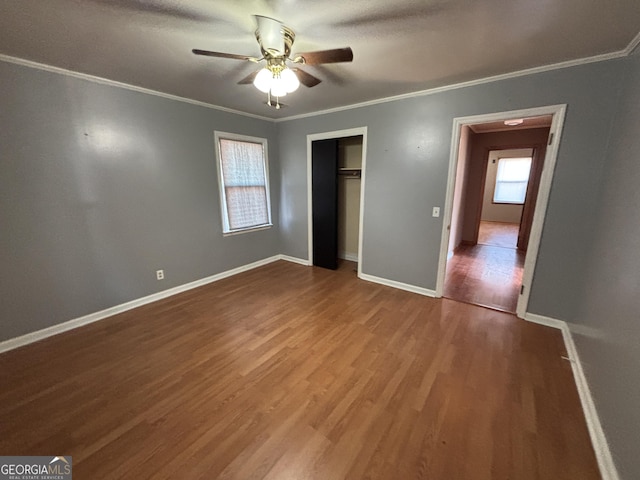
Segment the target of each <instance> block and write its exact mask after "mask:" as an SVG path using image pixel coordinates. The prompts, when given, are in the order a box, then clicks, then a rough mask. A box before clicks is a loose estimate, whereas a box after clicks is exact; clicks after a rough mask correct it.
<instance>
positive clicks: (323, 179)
mask: <svg viewBox="0 0 640 480" xmlns="http://www.w3.org/2000/svg"><path fill="white" fill-rule="evenodd" d="M307 159H308V166H307V167H308V179H307V181H308V201H309V232H308V233H309V263H310V264H312V265H315V266H319V267H323V268H329V269H332V270H335V269H337V268H338V267H339V265H340V264H343V263H347V262H352V263H353V264H354V266H355V264H356V263H357V271H358V274H359V273H360V266H361V257H362V255H361V251H362V218H363V206H364V167H365V163H366V160H365V159H366V128H357V129H350V130H341V131H336V132H327V133H323V134H315V135H309V136H307Z"/></svg>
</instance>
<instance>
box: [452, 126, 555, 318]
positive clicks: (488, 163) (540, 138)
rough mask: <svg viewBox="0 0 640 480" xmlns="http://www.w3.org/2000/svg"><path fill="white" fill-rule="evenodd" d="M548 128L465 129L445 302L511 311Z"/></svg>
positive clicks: (518, 281) (504, 127)
mask: <svg viewBox="0 0 640 480" xmlns="http://www.w3.org/2000/svg"><path fill="white" fill-rule="evenodd" d="M551 121H552V116H551V115H545V116H540V117H532V118H529V119H522V120H521V121H520V123H519V124H518V125H517V126H509V125H505V123H504V121H500V122H493V123H483V124H478V125H473V124H471V125H467V126H464V127H462V128H463V131H462V132H461V137H460V146H459V157H458V161H459V162H458V168H457V172H456V179H455V185H456V187H455V190H456V191H455V194H454V210H453V215H452V224H451V236H450V239H449V249H448V255H447V258H448V261H447V265H446V273H445V283H444V290H443V295H444V296H445V297H447V298H451V299H454V300H458V301H462V302H466V303H473V304H476V305H481V306H485V307H489V308H494V309H497V310H502V311H507V312H512V313H515V312H516V309H517V304H518V297H519V295H520V289H521V286H522V283H523V271H524V262H525V255H526V250H527V246H528V243H529V235H530V232H531V223H532V220H533V212H534V210H535V205H536V199H537V195H538V188H539V184H540V176H541V173H542V170H543V164H544V156H545V152H546V145H547V140H548V138H549V130H550V125H551Z"/></svg>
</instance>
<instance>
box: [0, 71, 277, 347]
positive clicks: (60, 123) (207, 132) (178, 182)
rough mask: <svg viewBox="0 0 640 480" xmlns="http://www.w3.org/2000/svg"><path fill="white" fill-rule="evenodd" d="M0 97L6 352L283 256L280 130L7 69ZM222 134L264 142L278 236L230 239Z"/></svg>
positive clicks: (0, 332)
mask: <svg viewBox="0 0 640 480" xmlns="http://www.w3.org/2000/svg"><path fill="white" fill-rule="evenodd" d="M0 91H1V92H2V96H1V97H0V126H1V127H0V268H1V270H2V274H1V277H0V278H1V283H0V298H1V299H2V301H1V302H0V319H1V328H0V341H1V340H5V339H8V338H12V337H16V336H19V335H22V334H25V333H28V332H32V331H35V330H39V329H42V328H45V327H48V326H51V325H54V324H57V323H60V322H64V321H66V320H70V319H73V318H77V317H80V316H82V315H86V314H89V313H93V312H96V311H99V310H102V309H105V308H108V307H111V306H114V305H118V304H121V303H124V302H127V301H130V300H133V299H137V298H140V297H144V296H146V295H149V294H152V293H154V292H158V291H161V290H165V289H168V288H171V287H174V286H176V285H181V284H184V283H188V282H190V281H193V280H198V279H200V278H203V277H207V276H209V275H213V274H215V273H219V272H222V271H224V270H228V269H231V268H234V267H237V266H240V265H245V264H247V263H250V262H253V261H255V260H259V259H263V258H266V257H269V256H271V255H274V254H277V253H279V252H280V248H279V234H278V229H277V224H278V204H279V191H280V187H279V178H280V173H279V165H278V155H277V141H276V126H275V125H274V124H273V123H272V122H267V121H261V120H257V119H252V118H249V117H246V116H240V115H234V114H230V113H226V112H222V111H218V110H213V109H208V108H203V107H198V106H195V105H190V104H186V103H183V102H177V101H173V100H168V99H164V98H160V97H157V96H152V95H147V94H143V93H138V92H133V91H128V90H123V89H121V88H115V87H111V86H106V85H101V84H97V83H92V82H89V81H85V80H81V79H77V78H73V77H68V76H62V75H59V74H55V73H50V72H45V71H40V70H35V69H31V68H26V67H22V66H18V65H14V64H9V63H5V62H0ZM216 129H219V130H223V131H227V132H234V133H241V134H246V135H254V136H258V137H265V138H267V139H268V141H269V159H270V177H271V195H272V205H273V220H274V223H275V225H276V227H274V228H272V229H270V230H267V231H260V232H255V233H248V234H243V235H236V236H233V237H223V236H222V226H221V221H220V201H219V195H218V183H217V174H216V169H215V156H214V155H215V154H214V137H213V132H214V130H216ZM161 268H162V269H164V270H165V276H166V279H165V280H164V281H162V282H159V281H157V280H156V279H155V271H156V270H157V269H161Z"/></svg>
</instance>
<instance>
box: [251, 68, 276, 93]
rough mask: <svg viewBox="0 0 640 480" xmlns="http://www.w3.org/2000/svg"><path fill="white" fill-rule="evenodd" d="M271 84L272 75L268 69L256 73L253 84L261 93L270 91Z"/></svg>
mask: <svg viewBox="0 0 640 480" xmlns="http://www.w3.org/2000/svg"><path fill="white" fill-rule="evenodd" d="M272 83H273V74H272V73H271V72H270V71H269V69H268V68H263V69H262V70H260V71H259V72H258V74H257V75H256V78H254V79H253V84H254V85H255V87H256V88H257V89H258V90H260V91H261V92H264V93H267V92H268V91H269V90H270V89H271V85H272Z"/></svg>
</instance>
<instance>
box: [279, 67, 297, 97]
mask: <svg viewBox="0 0 640 480" xmlns="http://www.w3.org/2000/svg"><path fill="white" fill-rule="evenodd" d="M280 78H281V79H282V82H283V84H284V88H285V90H286V91H287V93H291V92H295V91H296V90H297V89H298V87H299V86H300V80H298V76H297V75H296V74H295V73H293V71H292V70H291V69H290V68H285V69H284V70H282V72H280Z"/></svg>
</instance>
